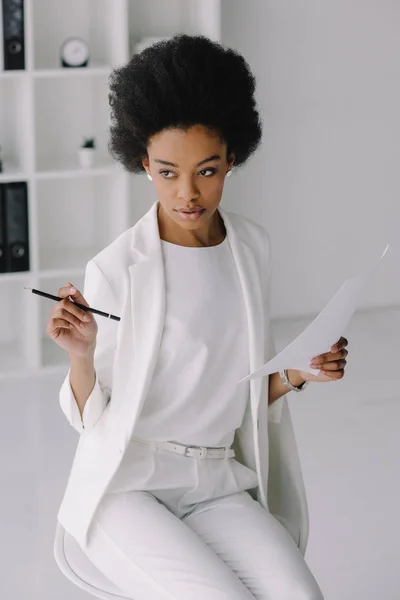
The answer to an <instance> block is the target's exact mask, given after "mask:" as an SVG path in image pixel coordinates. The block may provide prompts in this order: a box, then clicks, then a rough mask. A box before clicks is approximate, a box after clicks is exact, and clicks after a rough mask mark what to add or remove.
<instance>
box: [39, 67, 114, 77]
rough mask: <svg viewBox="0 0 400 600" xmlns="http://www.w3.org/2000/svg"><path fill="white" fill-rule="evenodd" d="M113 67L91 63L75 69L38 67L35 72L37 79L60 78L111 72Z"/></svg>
mask: <svg viewBox="0 0 400 600" xmlns="http://www.w3.org/2000/svg"><path fill="white" fill-rule="evenodd" d="M111 69H112V67H110V66H107V65H97V66H96V65H91V66H90V67H89V66H88V67H76V68H73V69H69V68H65V67H62V68H58V69H36V70H35V71H34V72H33V77H34V78H35V79H44V78H59V77H91V76H94V77H96V76H98V75H106V76H108V75H109V74H110V71H111Z"/></svg>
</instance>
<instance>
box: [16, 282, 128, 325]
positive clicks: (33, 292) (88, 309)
mask: <svg viewBox="0 0 400 600" xmlns="http://www.w3.org/2000/svg"><path fill="white" fill-rule="evenodd" d="M24 289H25V290H29V291H30V292H32V294H37V295H38V296H43V298H50V300H63V298H60V297H59V296H53V295H52V294H47V292H41V291H40V290H35V289H33V288H29V287H25V286H24ZM73 304H76V306H79V308H82V310H86V311H88V312H92V313H95V314H96V315H100V316H101V317H107V318H108V319H113V321H120V320H121V317H116V316H115V315H111V314H109V313H106V312H103V311H102V310H97V309H96V308H91V307H90V306H84V305H83V304H79V302H74V303H73Z"/></svg>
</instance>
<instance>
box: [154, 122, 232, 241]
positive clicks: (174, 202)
mask: <svg viewBox="0 0 400 600" xmlns="http://www.w3.org/2000/svg"><path fill="white" fill-rule="evenodd" d="M147 153H148V158H147V159H145V160H143V161H142V164H143V166H144V168H145V169H146V171H147V173H149V174H150V175H151V176H152V178H153V185H154V186H155V188H156V192H157V196H158V200H159V204H160V213H161V218H162V219H163V222H164V225H165V227H166V228H169V231H171V232H173V231H175V232H176V231H177V230H178V228H180V231H181V233H182V229H184V230H187V231H190V230H192V231H193V230H196V232H197V233H198V234H202V233H203V234H204V235H207V232H208V231H209V230H210V226H211V224H212V223H213V215H214V214H215V212H216V210H217V208H218V205H219V203H220V201H221V196H222V190H223V187H224V181H225V177H226V173H227V171H228V170H229V169H230V168H231V166H232V164H233V162H234V155H232V156H231V157H230V160H229V162H228V161H227V157H226V144H225V143H223V142H222V141H221V140H220V138H219V137H218V136H217V135H216V134H215V133H213V132H212V131H210V130H208V129H206V128H204V127H203V126H201V125H196V126H193V127H192V128H191V129H189V130H187V131H183V130H182V129H173V130H163V131H161V132H159V133H157V134H156V135H155V136H153V138H151V141H150V143H149V145H148V148H147ZM194 208H199V209H201V212H195V213H192V215H188V214H186V215H185V214H184V213H183V212H180V211H190V210H192V209H194ZM160 213H159V214H160Z"/></svg>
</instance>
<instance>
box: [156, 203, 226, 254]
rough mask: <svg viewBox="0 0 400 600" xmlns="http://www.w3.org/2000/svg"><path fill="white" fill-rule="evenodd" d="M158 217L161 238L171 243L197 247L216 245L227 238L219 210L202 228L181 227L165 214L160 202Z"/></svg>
mask: <svg viewBox="0 0 400 600" xmlns="http://www.w3.org/2000/svg"><path fill="white" fill-rule="evenodd" d="M157 219H158V229H159V232H160V239H161V240H163V241H165V242H170V243H171V244H178V245H179V246H188V247H193V248H195V247H196V248H197V247H205V246H216V245H217V244H220V243H221V242H222V241H223V240H224V239H225V235H226V229H225V226H224V222H223V219H222V217H221V215H220V214H219V212H218V210H216V211H215V213H214V214H213V216H212V219H211V222H210V223H206V224H205V227H203V228H201V229H194V230H188V229H184V228H183V227H179V225H178V224H177V223H175V222H174V221H173V220H172V219H170V218H169V217H168V215H166V214H165V212H164V210H163V208H162V206H161V204H160V203H158V206H157Z"/></svg>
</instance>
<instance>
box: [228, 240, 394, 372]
mask: <svg viewBox="0 0 400 600" xmlns="http://www.w3.org/2000/svg"><path fill="white" fill-rule="evenodd" d="M388 248H389V244H388V245H387V246H386V248H385V250H384V252H383V254H382V255H381V257H380V258H379V260H377V261H375V262H374V264H373V265H372V267H370V268H368V269H366V270H365V271H363V272H361V273H360V274H359V275H356V276H354V277H350V278H349V279H347V280H346V281H345V282H344V284H343V285H342V286H341V287H340V288H339V290H338V291H337V292H336V294H335V295H334V296H333V298H332V300H331V301H330V302H329V303H328V304H327V306H325V308H324V309H323V310H322V311H321V312H320V313H319V315H318V316H317V317H316V318H315V319H314V321H312V323H310V325H309V326H308V327H307V328H306V329H305V330H304V331H303V333H301V334H300V335H299V336H298V337H297V338H296V339H294V340H293V342H291V343H290V344H289V345H288V346H286V348H284V349H283V350H282V351H281V352H279V354H277V355H276V356H274V358H272V359H271V360H270V361H269V362H267V363H266V364H265V365H264V366H262V367H260V368H259V369H257V370H256V371H253V373H250V375H247V376H246V377H243V378H242V379H240V381H239V383H241V382H242V381H247V380H248V379H254V378H257V377H263V376H264V375H270V374H271V373H277V372H279V371H283V370H284V369H296V370H299V371H307V372H308V373H312V374H313V375H318V373H319V369H313V368H311V367H310V362H311V359H312V358H313V357H314V356H318V355H319V354H323V353H325V352H330V349H331V347H332V346H333V345H334V344H335V343H336V342H337V341H338V340H339V339H340V338H341V337H342V335H343V333H344V330H345V329H346V327H347V325H348V323H349V321H350V319H351V317H352V316H353V313H354V311H355V310H356V308H357V304H358V301H359V298H360V295H361V292H362V290H363V288H364V287H365V284H366V283H367V281H368V279H369V277H371V275H372V274H373V273H374V272H375V271H376V269H377V268H378V266H379V264H380V261H381V260H382V258H383V257H384V256H385V254H386V252H387V250H388Z"/></svg>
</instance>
